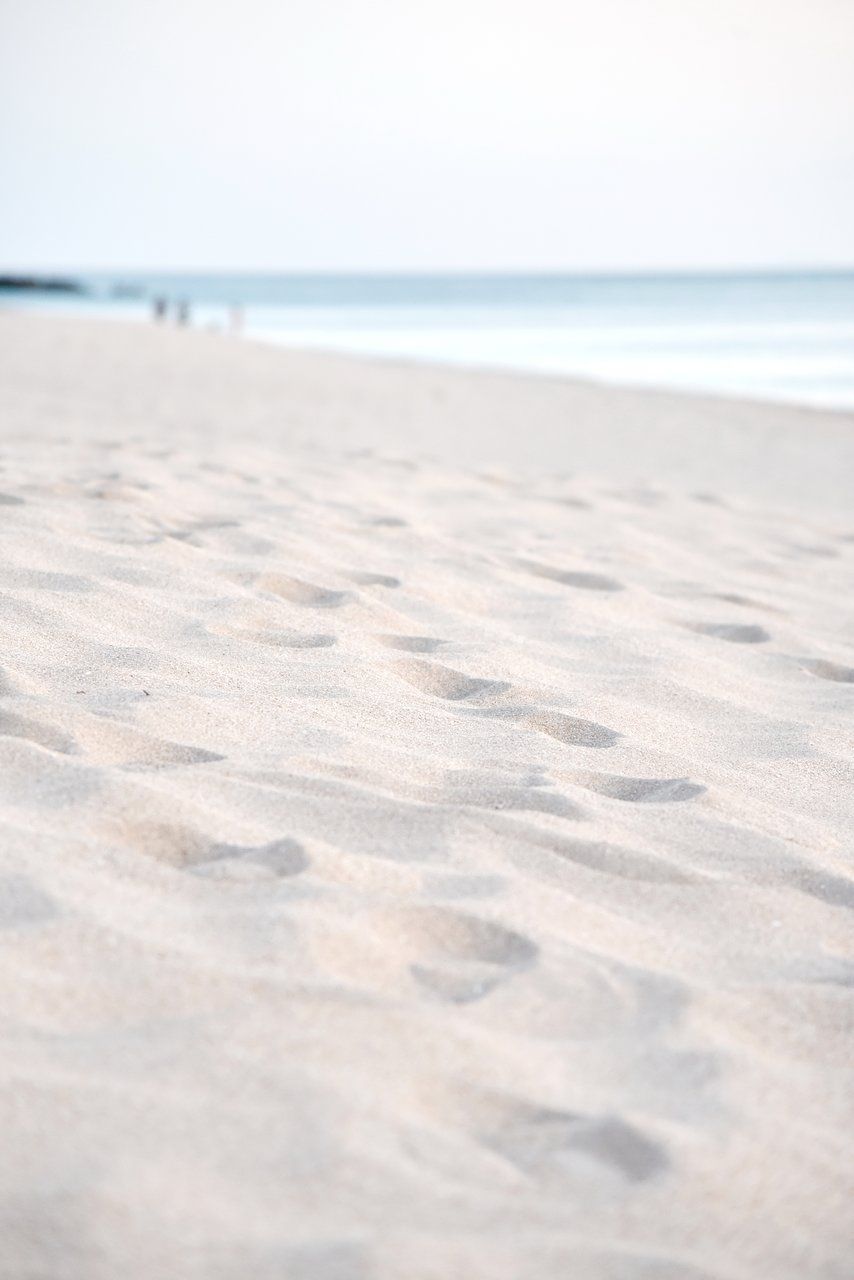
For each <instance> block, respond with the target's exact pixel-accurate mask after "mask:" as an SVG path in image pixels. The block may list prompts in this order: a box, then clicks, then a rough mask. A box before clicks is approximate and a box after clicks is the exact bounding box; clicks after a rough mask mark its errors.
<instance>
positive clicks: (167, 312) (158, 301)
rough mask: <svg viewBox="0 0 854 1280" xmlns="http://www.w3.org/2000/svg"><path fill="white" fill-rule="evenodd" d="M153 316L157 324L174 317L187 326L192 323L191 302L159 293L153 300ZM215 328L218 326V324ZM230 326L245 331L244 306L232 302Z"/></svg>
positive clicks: (183, 326)
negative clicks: (174, 299) (173, 298)
mask: <svg viewBox="0 0 854 1280" xmlns="http://www.w3.org/2000/svg"><path fill="white" fill-rule="evenodd" d="M151 310H152V316H153V318H154V321H155V323H156V324H163V323H165V322H166V321H168V320H169V319H170V318H172V319H174V322H175V324H177V325H180V326H181V328H185V327H186V326H187V325H189V324H190V323H191V312H190V304H189V302H188V301H187V299H186V298H179V299H178V300H176V301H173V300H172V299H170V298H167V297H164V296H163V295H162V294H158V295H157V296H156V297H154V298H152V301H151ZM213 327H214V328H216V327H218V326H216V325H214V326H213ZM228 328H229V329H230V330H231V332H232V333H238V334H239V333H242V331H243V307H242V306H239V305H238V304H236V303H234V304H232V305H231V306H230V307H229V309H228Z"/></svg>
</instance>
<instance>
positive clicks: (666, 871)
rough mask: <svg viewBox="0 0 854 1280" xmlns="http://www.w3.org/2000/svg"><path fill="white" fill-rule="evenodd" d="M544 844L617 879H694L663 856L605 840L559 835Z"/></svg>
mask: <svg viewBox="0 0 854 1280" xmlns="http://www.w3.org/2000/svg"><path fill="white" fill-rule="evenodd" d="M543 843H544V842H543ZM547 847H548V850H549V852H550V853H552V854H553V855H554V856H555V857H556V858H560V859H562V860H563V861H564V862H572V863H574V864H575V865H576V866H579V867H586V868H587V869H588V870H590V871H596V872H598V873H599V874H600V875H605V876H614V877H616V878H617V879H620V880H639V881H641V882H643V883H646V884H694V883H695V882H696V881H697V879H698V877H697V876H696V875H693V874H692V873H690V872H687V871H683V870H682V869H681V868H680V867H677V866H676V865H675V863H672V862H668V861H667V860H666V859H665V858H659V857H657V856H656V855H654V854H650V853H642V852H640V851H639V850H637V849H626V848H624V847H623V846H622V845H616V844H608V843H606V842H605V841H597V840H573V839H567V838H562V839H560V840H557V839H555V840H553V841H552V842H551V844H550V845H548V846H547Z"/></svg>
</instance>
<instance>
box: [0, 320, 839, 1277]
mask: <svg viewBox="0 0 854 1280" xmlns="http://www.w3.org/2000/svg"><path fill="white" fill-rule="evenodd" d="M0 356H2V365H3V370H2V377H0V413H2V421H3V431H4V436H3V449H2V463H3V469H2V473H0V495H2V496H0V504H2V505H0V535H2V556H0V633H2V657H1V658H0V663H2V672H0V680H2V699H0V762H1V763H2V768H1V769H0V846H2V857H1V858H0V874H2V880H1V881H0V924H2V930H1V931H0V949H2V959H3V963H2V992H1V994H2V1006H0V1007H2V1012H3V1032H4V1036H3V1041H4V1043H3V1047H2V1051H0V1068H1V1069H2V1085H3V1102H2V1126H3V1134H4V1145H3V1157H2V1167H3V1171H2V1181H0V1214H2V1223H0V1275H2V1277H3V1280H748V1278H750V1280H790V1278H791V1280H805V1278H806V1277H827V1278H832V1280H848V1277H850V1275H851V1272H852V1256H854V1253H852V1251H854V1218H852V1214H851V1203H852V1193H854V1186H852V1179H851V1164H852V1162H851V1154H850V1147H851V1138H850V1135H851V1125H852V1121H854V1087H852V1072H851V1067H852V1047H854V1035H853V1034H852V1029H853V1028H854V933H852V926H851V920H852V915H851V910H852V907H854V876H852V829H853V828H854V822H852V810H854V803H852V801H853V800H854V770H852V755H854V721H852V713H854V645H852V636H854V628H853V627H852V597H854V590H852V588H854V572H852V571H853V570H854V510H851V497H852V490H854V422H852V420H851V419H850V418H848V419H846V418H843V417H841V416H839V417H836V416H832V415H821V414H819V413H810V412H806V411H804V412H800V411H796V410H792V409H783V408H772V407H763V406H748V405H739V404H735V403H732V404H728V403H726V402H716V401H713V400H702V399H696V400H695V399H689V398H682V397H677V396H669V395H654V394H642V393H635V392H629V391H611V390H606V389H600V388H595V387H592V386H583V385H572V384H569V383H562V382H560V381H557V380H546V379H543V380H541V381H538V380H528V379H525V378H521V377H518V378H517V377H509V376H508V377H503V376H497V375H493V374H468V373H461V372H451V371H443V370H436V369H429V368H407V367H406V366H396V365H393V364H388V365H385V364H383V363H381V362H377V363H373V364H371V363H360V362H358V361H353V360H348V359H344V358H336V357H325V356H317V355H296V354H286V353H284V352H279V351H276V350H273V349H269V350H268V349H266V348H263V347H260V346H258V347H255V346H252V345H250V344H240V343H238V342H235V341H230V340H227V339H225V338H222V337H217V336H215V335H209V334H198V333H176V332H170V331H157V330H154V329H153V328H152V329H149V328H143V327H135V326H121V325H114V326H111V325H107V324H98V323H84V322H81V321H61V320H47V319H36V318H21V317H13V316H10V315H0ZM846 508H847V509H846Z"/></svg>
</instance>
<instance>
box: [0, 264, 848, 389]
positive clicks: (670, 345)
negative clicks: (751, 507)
mask: <svg viewBox="0 0 854 1280" xmlns="http://www.w3.org/2000/svg"><path fill="white" fill-rule="evenodd" d="M71 277H72V278H73V279H74V280H75V281H78V282H79V283H80V285H81V286H82V288H83V290H84V292H81V293H75V294H70V293H69V294H66V293H53V292H50V293H49V292H39V291H33V290H29V289H28V290H25V291H24V290H3V291H2V292H0V307H6V308H8V307H26V308H38V309H40V310H50V311H61V312H66V313H68V312H72V313H78V314H91V315H96V314H101V315H105V316H113V317H116V318H119V319H121V318H127V319H138V318H141V317H145V316H148V315H150V314H151V308H152V300H153V299H154V298H155V297H164V298H167V299H169V300H170V302H172V303H175V302H177V301H179V300H185V301H186V302H187V303H188V304H189V308H190V316H191V322H192V323H193V324H194V325H199V326H207V327H213V328H224V327H228V325H229V323H230V313H231V311H232V309H233V308H239V309H240V312H241V320H242V332H243V333H244V334H246V335H247V336H249V337H252V338H258V339H262V340H265V341H272V342H279V343H284V344H288V345H291V346H295V347H310V348H315V349H328V350H334V351H346V352H355V353H360V354H367V355H379V356H386V357H398V358H405V359H415V360H431V361H443V362H452V363H458V364H462V365H471V366H480V367H488V368H495V367H497V368H505V369H518V370H524V371H529V372H537V373H547V374H568V375H574V376H580V377H585V378H593V379H596V380H598V381H603V382H614V383H623V384H629V385H635V386H651V387H662V388H674V389H684V390H691V391H709V392H714V393H719V394H725V395H736V396H747V397H752V398H760V399H770V400H780V401H789V402H795V403H801V404H809V405H818V406H823V407H828V408H854V271H853V272H820V273H819V272H815V273H812V272H803V273H791V272H787V273H762V274H715V275H711V274H710V275H700V274H697V275H634V276H630V275H608V276H606V275H590V276H583V275H523V274H515V275H509V274H508V275H498V274H496V275H464V274H460V275H333V274H328V275H308V274H305V275H295V274H237V273H208V274H204V273H193V274H179V273H167V274H158V273H154V272H146V273H138V272H113V273H104V272H99V273H86V272H81V273H74V272H73V273H71Z"/></svg>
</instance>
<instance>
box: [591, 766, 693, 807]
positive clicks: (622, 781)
mask: <svg viewBox="0 0 854 1280" xmlns="http://www.w3.org/2000/svg"><path fill="white" fill-rule="evenodd" d="M567 776H569V777H570V778H571V780H572V781H573V782H575V783H577V785H578V786H579V787H585V788H586V789H587V790H588V791H595V792H596V793H597V794H598V795H600V796H607V797H608V798H609V799H610V800H624V801H626V802H627V803H628V804H672V803H674V802H678V801H682V800H693V799H694V797H695V796H701V795H702V794H703V793H704V792H705V790H706V788H705V787H702V786H700V785H699V784H698V783H696V782H691V781H690V780H689V779H688V778H624V777H621V776H620V775H619V774H615V773H576V774H572V775H567Z"/></svg>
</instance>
